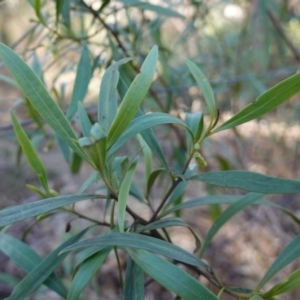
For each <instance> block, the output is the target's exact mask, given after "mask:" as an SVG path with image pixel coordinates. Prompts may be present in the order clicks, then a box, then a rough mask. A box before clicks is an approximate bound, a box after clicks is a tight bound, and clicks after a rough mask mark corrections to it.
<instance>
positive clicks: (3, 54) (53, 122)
mask: <svg viewBox="0 0 300 300" xmlns="http://www.w3.org/2000/svg"><path fill="white" fill-rule="evenodd" d="M0 58H1V59H2V60H3V62H4V64H5V65H6V66H7V68H8V69H9V70H10V72H11V73H12V75H13V77H14V78H15V80H16V81H17V83H18V85H19V87H20V88H21V90H22V92H23V93H24V94H25V96H26V98H27V99H28V100H29V101H30V102H31V104H32V105H33V106H34V108H35V109H36V110H37V111H38V113H39V114H40V115H41V116H42V117H43V119H44V120H45V121H46V122H47V123H48V124H49V126H50V127H52V129H53V130H54V131H55V132H56V133H57V135H59V136H60V137H61V139H62V140H63V141H65V142H66V144H68V145H69V147H70V148H71V149H73V150H74V151H75V152H77V154H78V155H80V156H81V157H83V158H84V159H85V160H86V161H87V162H89V163H90V164H91V165H92V166H93V163H92V162H91V160H90V159H89V158H88V156H87V155H86V154H85V152H84V151H83V149H82V148H81V147H80V146H79V144H78V142H77V137H76V135H75V133H74V131H73V129H72V128H71V126H70V124H69V122H68V120H67V119H66V117H65V116H64V114H63V112H62V111H61V109H60V108H59V106H58V105H57V103H56V102H55V101H54V100H53V99H52V98H51V96H50V95H49V94H48V92H47V90H46V88H45V86H44V85H43V83H42V82H41V81H40V79H39V78H38V77H37V75H36V74H35V73H34V72H33V71H32V70H31V69H30V67H29V66H28V65H27V64H26V63H25V62H24V61H23V60H22V59H21V58H20V57H19V56H18V55H17V54H16V53H15V52H14V51H12V50H11V49H10V48H8V47H7V46H5V45H4V44H2V43H0Z"/></svg>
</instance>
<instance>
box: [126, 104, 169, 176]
mask: <svg viewBox="0 0 300 300" xmlns="http://www.w3.org/2000/svg"><path fill="white" fill-rule="evenodd" d="M143 115H144V113H143V112H142V110H141V109H139V110H138V112H137V114H136V117H140V116H143ZM129 126H130V124H129ZM141 136H142V137H143V139H144V140H145V142H146V143H147V145H148V146H149V148H150V149H151V151H152V152H153V154H154V155H155V156H156V158H157V159H158V160H159V161H160V163H161V164H162V166H163V167H164V168H165V169H166V170H169V165H168V163H167V161H166V158H165V156H164V154H163V152H162V150H161V147H160V145H159V142H158V140H157V138H156V136H155V134H154V132H153V130H152V129H151V128H149V129H146V130H144V131H142V132H141Z"/></svg>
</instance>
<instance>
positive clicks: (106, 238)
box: [63, 233, 214, 274]
mask: <svg viewBox="0 0 300 300" xmlns="http://www.w3.org/2000/svg"><path fill="white" fill-rule="evenodd" d="M93 246H98V247H99V249H101V248H104V247H105V246H119V247H131V248H138V249H144V250H148V251H152V252H155V253H157V254H160V255H163V256H166V257H169V258H173V259H175V260H178V261H181V262H184V263H187V264H190V265H193V266H197V267H198V268H200V269H201V270H203V271H206V272H207V273H208V274H213V273H214V272H213V270H212V269H211V268H210V267H209V266H208V265H206V264H205V263H204V262H203V261H202V260H200V259H199V258H197V257H196V256H194V255H193V254H191V253H189V252H188V251H186V250H184V249H182V248H180V247H178V246H176V245H173V244H170V243H168V242H165V241H163V240H159V239H156V238H153V237H149V236H144V235H141V234H137V233H108V234H104V235H100V236H98V237H94V238H90V239H87V240H84V241H82V242H79V243H76V244H74V245H72V246H70V247H67V248H66V249H64V250H63V252H65V251H71V250H77V249H80V248H86V247H93Z"/></svg>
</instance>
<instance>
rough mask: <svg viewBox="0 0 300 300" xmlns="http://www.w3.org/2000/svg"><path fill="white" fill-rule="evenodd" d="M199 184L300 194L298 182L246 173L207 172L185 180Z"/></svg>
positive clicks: (272, 192) (265, 192)
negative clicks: (198, 182)
mask: <svg viewBox="0 0 300 300" xmlns="http://www.w3.org/2000/svg"><path fill="white" fill-rule="evenodd" d="M187 180H198V181H201V182H205V183H209V184H214V185H218V186H225V187H231V188H239V189H243V190H246V191H250V192H257V193H264V194H293V193H299V192H300V181H298V180H292V179H285V178H280V177H271V176H266V175H262V174H259V173H254V172H248V171H221V172H209V173H203V174H199V175H195V176H192V177H190V178H187Z"/></svg>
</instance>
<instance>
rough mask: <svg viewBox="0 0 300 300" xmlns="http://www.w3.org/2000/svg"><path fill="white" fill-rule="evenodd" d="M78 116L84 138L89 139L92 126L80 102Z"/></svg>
mask: <svg viewBox="0 0 300 300" xmlns="http://www.w3.org/2000/svg"><path fill="white" fill-rule="evenodd" d="M78 115H79V122H80V127H81V131H82V133H83V136H86V137H89V136H90V131H91V128H92V124H91V121H90V119H89V116H88V114H87V113H86V110H85V108H84V106H83V105H82V103H81V102H78Z"/></svg>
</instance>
